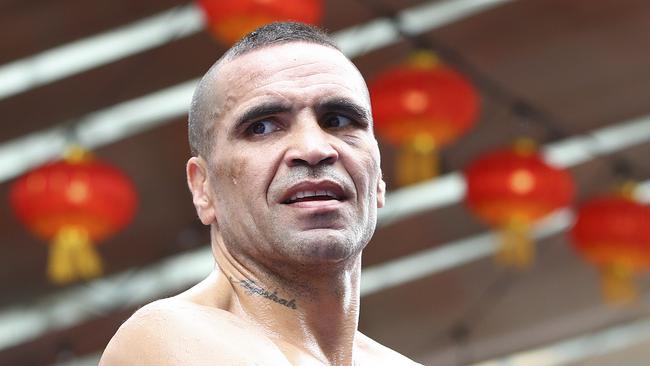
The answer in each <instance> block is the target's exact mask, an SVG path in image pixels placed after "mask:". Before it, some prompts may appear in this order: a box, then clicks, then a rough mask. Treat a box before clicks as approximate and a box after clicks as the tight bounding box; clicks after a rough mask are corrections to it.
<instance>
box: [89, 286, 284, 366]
mask: <svg viewBox="0 0 650 366" xmlns="http://www.w3.org/2000/svg"><path fill="white" fill-rule="evenodd" d="M253 349H255V350H256V353H255V357H259V358H260V359H267V360H268V359H269V358H270V359H275V358H277V357H280V358H283V357H282V354H281V353H279V351H277V350H276V349H275V347H274V346H273V344H271V343H270V342H268V341H267V340H266V339H265V338H264V337H260V336H259V335H258V334H256V333H255V331H254V329H252V328H251V327H249V326H247V325H246V324H245V323H244V322H243V321H242V320H240V319H238V318H237V317H235V316H234V315H232V314H230V313H228V312H227V311H224V310H220V309H215V308H209V307H206V306H202V305H197V304H194V303H191V302H189V301H186V300H181V299H177V298H170V299H164V300H158V301H156V302H153V303H151V304H148V305H146V306H144V307H142V308H141V309H139V310H138V311H136V312H135V313H134V314H133V315H132V316H131V317H130V318H129V319H128V320H127V321H126V322H124V324H122V326H121V327H120V328H119V330H118V331H117V333H116V334H115V336H113V339H111V341H110V342H109V344H108V346H107V347H106V350H105V351H104V354H103V355H102V358H101V361H100V365H101V366H113V365H121V366H122V365H124V366H126V365H143V366H144V365H160V366H163V365H188V366H191V365H205V364H210V363H212V364H214V363H215V362H219V363H220V364H256V363H258V361H257V360H253V359H251V357H252V356H251V355H252V354H253V352H251V351H252V350H253ZM258 350H259V352H257V351H258Z"/></svg>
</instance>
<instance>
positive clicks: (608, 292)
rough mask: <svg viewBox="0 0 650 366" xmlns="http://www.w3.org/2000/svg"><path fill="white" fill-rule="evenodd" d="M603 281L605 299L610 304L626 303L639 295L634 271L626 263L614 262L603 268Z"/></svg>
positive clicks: (601, 272) (631, 301)
mask: <svg viewBox="0 0 650 366" xmlns="http://www.w3.org/2000/svg"><path fill="white" fill-rule="evenodd" d="M600 274H601V283H602V287H603V295H604V297H605V300H607V302H609V303H610V304H617V305H625V304H630V303H633V302H634V301H636V300H637V299H638V297H639V295H638V291H637V288H636V285H635V284H634V278H633V274H634V273H633V271H632V269H631V268H630V266H627V265H625V264H621V263H619V264H612V265H609V266H606V267H604V268H602V269H601V271H600Z"/></svg>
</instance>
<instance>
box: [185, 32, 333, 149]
mask: <svg viewBox="0 0 650 366" xmlns="http://www.w3.org/2000/svg"><path fill="white" fill-rule="evenodd" d="M291 42H308V43H314V44H318V45H321V46H326V47H331V48H334V49H337V50H338V49H339V48H338V47H337V46H336V44H335V43H334V40H333V39H332V38H331V37H330V36H329V35H327V33H325V32H324V31H323V30H321V29H319V28H317V27H314V26H311V25H307V24H303V23H296V22H276V23H270V24H267V25H264V26H262V27H260V28H258V29H256V30H254V31H252V32H250V33H248V34H247V35H245V36H244V37H243V38H242V39H241V40H239V41H238V42H237V43H235V44H234V45H233V46H232V47H231V48H230V49H229V50H228V51H226V52H225V53H224V54H223V56H221V57H220V58H219V60H217V62H215V63H214V64H213V65H212V67H210V69H209V70H208V72H206V73H205V75H204V76H203V78H201V81H199V83H198V85H197V87H196V89H195V91H194V95H193V97H192V104H191V107H190V112H189V118H188V120H189V123H188V135H189V141H190V149H191V151H192V155H193V156H199V155H201V156H203V157H205V158H206V159H207V158H208V157H209V155H210V153H211V152H212V144H211V143H210V141H211V139H210V136H212V134H213V131H214V129H213V126H214V123H210V122H214V120H215V119H216V118H217V117H218V116H219V114H220V113H219V111H215V110H211V109H210V108H209V104H210V100H209V98H210V96H211V95H210V90H211V85H212V81H213V79H214V77H213V76H214V74H215V73H216V70H217V69H218V68H219V65H221V64H222V63H224V62H227V61H230V60H233V59H235V58H237V57H239V56H242V55H245V54H247V53H249V52H252V51H255V50H258V49H261V48H265V47H270V46H274V45H280V44H285V43H291Z"/></svg>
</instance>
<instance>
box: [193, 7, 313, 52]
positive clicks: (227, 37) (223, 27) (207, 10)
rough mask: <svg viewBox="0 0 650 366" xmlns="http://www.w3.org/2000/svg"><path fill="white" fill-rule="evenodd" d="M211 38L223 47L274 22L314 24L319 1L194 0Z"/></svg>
mask: <svg viewBox="0 0 650 366" xmlns="http://www.w3.org/2000/svg"><path fill="white" fill-rule="evenodd" d="M198 4H199V6H200V8H201V9H203V12H204V14H205V17H206V23H207V25H208V27H209V28H210V31H211V32H212V33H213V35H214V36H215V38H217V39H218V40H220V41H223V42H225V43H227V44H233V43H235V42H237V41H238V40H239V39H240V38H242V37H243V36H244V35H246V34H247V33H249V32H251V31H253V30H255V29H257V28H259V27H261V26H262V25H264V24H267V23H271V22H275V21H296V22H302V23H308V24H318V23H319V22H320V19H321V17H322V14H323V2H322V0H198Z"/></svg>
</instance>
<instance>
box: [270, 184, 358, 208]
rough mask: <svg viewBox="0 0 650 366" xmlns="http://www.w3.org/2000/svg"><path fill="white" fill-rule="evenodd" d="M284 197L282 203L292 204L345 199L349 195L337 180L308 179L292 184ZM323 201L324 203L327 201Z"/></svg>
mask: <svg viewBox="0 0 650 366" xmlns="http://www.w3.org/2000/svg"><path fill="white" fill-rule="evenodd" d="M282 197H283V198H282V200H281V203H283V204H287V205H291V204H298V203H306V202H318V201H344V200H345V199H346V198H347V195H346V193H345V190H344V189H343V187H342V186H341V185H339V184H338V183H336V182H332V181H319V182H309V181H308V182H301V183H299V184H296V185H294V186H292V187H291V188H289V189H288V190H287V191H286V192H285V194H284V195H283V196H282ZM319 203H320V202H319ZM322 203H323V204H324V203H325V202H322ZM298 206H304V205H298Z"/></svg>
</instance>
